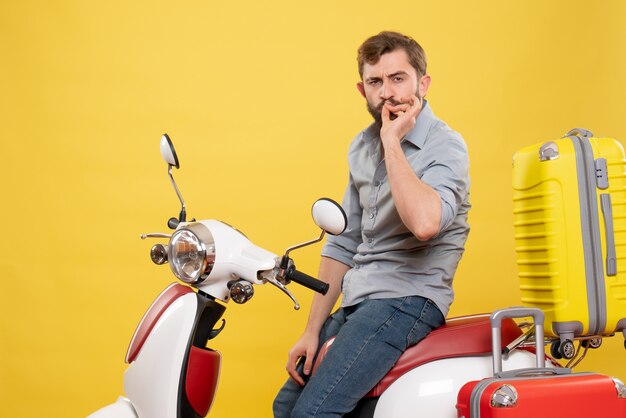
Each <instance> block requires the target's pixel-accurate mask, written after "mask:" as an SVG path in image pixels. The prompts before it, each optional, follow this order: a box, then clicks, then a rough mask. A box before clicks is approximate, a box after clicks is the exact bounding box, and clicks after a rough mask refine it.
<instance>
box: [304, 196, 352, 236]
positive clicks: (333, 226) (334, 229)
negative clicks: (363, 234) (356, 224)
mask: <svg viewBox="0 0 626 418" xmlns="http://www.w3.org/2000/svg"><path fill="white" fill-rule="evenodd" d="M311 213H312V215H313V221H314V222H315V225H317V226H319V227H320V228H322V230H324V231H325V232H327V233H328V234H331V235H340V234H341V233H342V232H343V231H345V230H346V227H347V226H348V217H347V216H346V213H345V212H344V210H343V208H342V207H341V205H339V204H338V203H337V202H335V201H334V200H331V199H328V198H325V197H324V198H321V199H319V200H317V201H316V202H315V203H314V204H313V207H312V209H311Z"/></svg>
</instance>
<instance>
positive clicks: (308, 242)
mask: <svg viewBox="0 0 626 418" xmlns="http://www.w3.org/2000/svg"><path fill="white" fill-rule="evenodd" d="M324 235H326V232H325V231H322V233H321V234H320V236H319V238H316V239H313V240H311V241H307V242H303V243H302V244H298V245H294V246H293V247H289V248H287V251H285V255H284V257H289V253H290V252H291V251H293V250H297V249H298V248H302V247H306V246H307V245H311V244H315V243H316V242H320V241H321V240H323V239H324Z"/></svg>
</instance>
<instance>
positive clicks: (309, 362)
mask: <svg viewBox="0 0 626 418" xmlns="http://www.w3.org/2000/svg"><path fill="white" fill-rule="evenodd" d="M318 343H319V338H318V336H317V335H316V334H311V333H307V332H305V333H304V334H303V335H302V337H300V339H299V340H298V341H296V343H295V344H294V345H293V347H291V350H289V359H288V360H287V373H289V376H291V378H292V379H293V381H294V382H296V383H297V384H299V385H300V386H304V380H303V379H302V376H300V374H299V373H298V372H297V371H296V363H297V362H298V359H300V357H306V360H305V362H304V374H305V375H306V376H308V375H309V374H311V368H312V367H313V357H315V352H316V351H317V345H318Z"/></svg>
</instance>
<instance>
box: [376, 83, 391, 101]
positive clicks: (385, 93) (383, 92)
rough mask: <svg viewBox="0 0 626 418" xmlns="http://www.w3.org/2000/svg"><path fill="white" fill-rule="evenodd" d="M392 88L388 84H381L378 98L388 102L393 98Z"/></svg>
mask: <svg viewBox="0 0 626 418" xmlns="http://www.w3.org/2000/svg"><path fill="white" fill-rule="evenodd" d="M393 93H394V92H393V88H392V87H391V86H390V85H389V83H386V82H383V83H382V85H381V86H380V91H379V96H380V98H381V99H382V100H388V99H391V98H392V97H393Z"/></svg>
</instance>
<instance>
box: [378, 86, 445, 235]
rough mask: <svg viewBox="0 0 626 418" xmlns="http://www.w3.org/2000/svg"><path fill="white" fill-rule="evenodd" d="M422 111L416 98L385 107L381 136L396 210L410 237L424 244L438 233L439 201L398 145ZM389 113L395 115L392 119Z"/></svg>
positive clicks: (439, 198)
mask: <svg viewBox="0 0 626 418" xmlns="http://www.w3.org/2000/svg"><path fill="white" fill-rule="evenodd" d="M421 109H422V101H421V100H419V99H418V98H417V97H415V96H414V97H413V98H412V101H411V102H410V103H407V104H401V105H397V106H392V105H385V106H384V107H383V110H382V120H383V125H382V128H381V132H380V137H381V141H382V144H383V148H384V150H385V165H386V168H387V176H388V179H389V185H390V187H391V194H392V196H393V200H394V204H395V206H396V209H397V210H398V213H399V215H400V218H401V219H402V222H403V223H404V224H405V226H406V227H407V228H408V229H409V230H410V231H411V232H412V233H413V235H415V236H416V237H417V239H419V240H421V241H426V240H428V239H430V238H432V237H434V236H437V235H438V234H439V232H440V228H441V225H442V216H443V214H442V206H443V205H442V199H441V196H440V194H439V193H438V192H437V191H436V190H435V189H433V188H432V187H431V186H429V185H428V184H426V183H425V182H423V181H422V180H420V179H419V178H418V177H417V175H416V174H415V172H414V170H413V168H412V167H411V166H410V164H409V162H408V161H407V159H406V157H405V155H404V152H403V151H402V147H401V145H400V141H401V139H402V138H403V137H404V136H405V135H406V134H407V133H408V132H409V131H411V130H412V129H413V127H414V126H415V120H416V119H417V116H418V115H419V113H420V111H421ZM392 114H395V115H396V117H395V119H393V120H391V115H392ZM416 197H417V198H416Z"/></svg>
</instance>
